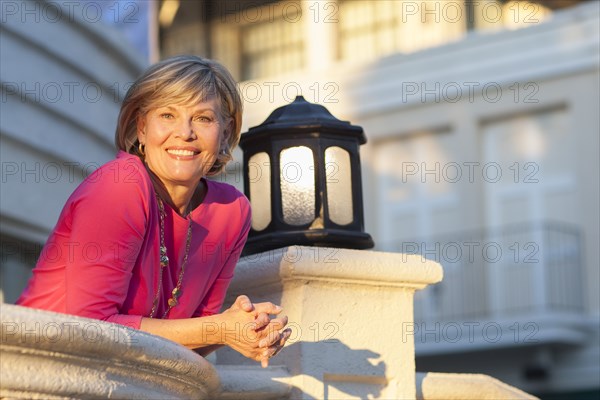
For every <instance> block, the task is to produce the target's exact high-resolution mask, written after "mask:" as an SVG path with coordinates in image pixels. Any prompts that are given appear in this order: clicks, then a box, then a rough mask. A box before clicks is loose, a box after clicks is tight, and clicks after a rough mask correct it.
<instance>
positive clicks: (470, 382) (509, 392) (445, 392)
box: [416, 372, 537, 400]
mask: <svg viewBox="0 0 600 400" xmlns="http://www.w3.org/2000/svg"><path fill="white" fill-rule="evenodd" d="M416 378H417V399H420V400H504V399H506V400H516V399H537V397H535V396H532V395H530V394H528V393H525V392H524V391H522V390H519V389H517V388H515V387H512V386H510V385H507V384H506V383H503V382H501V381H499V380H498V379H495V378H492V377H491V376H488V375H482V374H445V373H438V372H417V376H416Z"/></svg>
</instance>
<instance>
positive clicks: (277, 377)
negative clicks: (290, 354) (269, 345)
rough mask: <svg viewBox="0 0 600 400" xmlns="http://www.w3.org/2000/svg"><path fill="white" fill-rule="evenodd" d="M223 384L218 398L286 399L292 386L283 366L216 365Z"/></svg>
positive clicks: (245, 399)
mask: <svg viewBox="0 0 600 400" xmlns="http://www.w3.org/2000/svg"><path fill="white" fill-rule="evenodd" d="M216 368H217V372H218V373H219V376H220V377H221V382H223V386H222V387H221V390H222V391H221V394H220V396H219V397H218V399H219V400H238V399H244V400H271V399H272V400H278V399H287V398H289V396H290V392H291V390H292V387H291V385H290V384H289V383H287V382H288V381H289V379H290V374H289V373H288V371H287V369H286V368H283V367H269V368H266V369H263V368H260V367H259V366H251V367H250V366H242V365H217V366H216Z"/></svg>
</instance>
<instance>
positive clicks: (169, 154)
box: [137, 97, 226, 189]
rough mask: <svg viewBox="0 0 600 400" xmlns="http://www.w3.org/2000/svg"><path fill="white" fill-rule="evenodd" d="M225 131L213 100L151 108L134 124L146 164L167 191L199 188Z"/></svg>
mask: <svg viewBox="0 0 600 400" xmlns="http://www.w3.org/2000/svg"><path fill="white" fill-rule="evenodd" d="M225 129H226V121H225V120H224V119H223V117H222V116H221V112H220V102H219V100H218V99H217V98H216V97H212V98H211V99H209V100H206V101H201V102H198V103H195V104H172V105H168V106H164V107H158V108H155V109H151V110H150V111H148V112H147V113H146V114H145V115H143V116H141V117H140V118H138V122H137V135H138V140H139V141H140V143H142V144H144V145H145V154H146V155H145V161H146V164H147V165H148V168H150V170H151V171H152V172H153V173H154V174H155V175H156V176H157V177H158V178H159V179H160V180H161V182H162V183H163V184H164V185H165V187H166V188H167V189H169V188H172V187H174V186H185V187H187V188H190V189H193V188H195V187H196V186H197V185H198V182H199V181H200V179H201V178H202V177H203V176H205V175H206V174H207V173H208V171H209V170H210V168H211V167H212V165H213V164H214V162H215V161H216V159H217V156H218V154H219V151H220V149H221V148H222V147H223V143H224V141H225Z"/></svg>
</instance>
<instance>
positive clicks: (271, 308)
mask: <svg viewBox="0 0 600 400" xmlns="http://www.w3.org/2000/svg"><path fill="white" fill-rule="evenodd" d="M254 309H255V310H256V312H259V313H261V312H263V313H266V314H279V313H280V312H281V311H282V310H283V309H282V308H281V307H280V306H278V305H276V304H273V303H270V302H266V303H256V304H254Z"/></svg>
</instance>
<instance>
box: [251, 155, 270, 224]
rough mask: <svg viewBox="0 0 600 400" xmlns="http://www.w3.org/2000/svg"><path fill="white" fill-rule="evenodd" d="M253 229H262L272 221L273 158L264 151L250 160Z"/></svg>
mask: <svg viewBox="0 0 600 400" xmlns="http://www.w3.org/2000/svg"><path fill="white" fill-rule="evenodd" d="M248 180H249V183H250V204H251V206H252V229H254V230H255V231H262V230H263V229H265V228H266V227H267V226H268V225H269V223H270V222H271V160H270V158H269V154H267V153H265V152H264V151H263V152H261V153H256V154H254V155H253V156H252V157H250V159H249V160H248Z"/></svg>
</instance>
